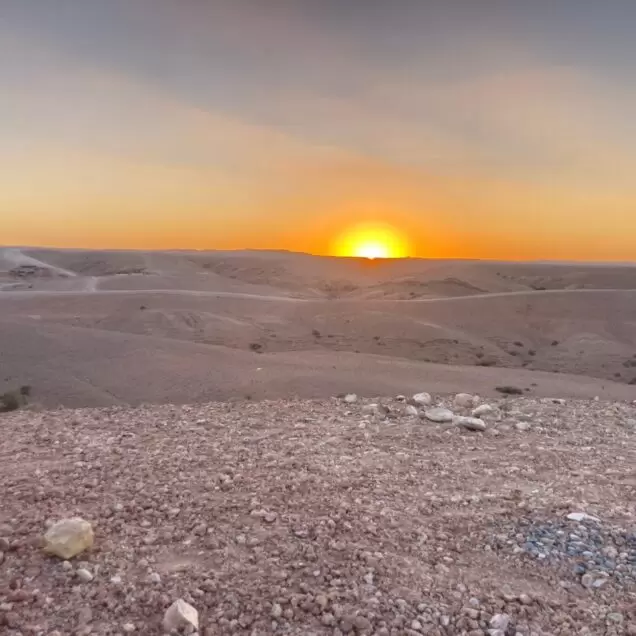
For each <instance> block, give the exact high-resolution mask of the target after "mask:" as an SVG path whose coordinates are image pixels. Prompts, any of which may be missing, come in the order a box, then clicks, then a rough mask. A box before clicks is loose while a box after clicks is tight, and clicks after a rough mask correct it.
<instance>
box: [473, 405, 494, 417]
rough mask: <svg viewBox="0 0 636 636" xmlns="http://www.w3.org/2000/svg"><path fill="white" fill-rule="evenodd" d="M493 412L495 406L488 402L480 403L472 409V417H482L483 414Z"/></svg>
mask: <svg viewBox="0 0 636 636" xmlns="http://www.w3.org/2000/svg"><path fill="white" fill-rule="evenodd" d="M494 412H495V408H494V407H493V406H491V405H490V404H480V405H479V406H478V407H477V408H476V409H473V412H472V416H473V417H483V416H484V415H492V414H493V413H494Z"/></svg>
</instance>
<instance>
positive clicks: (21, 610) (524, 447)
mask: <svg viewBox="0 0 636 636" xmlns="http://www.w3.org/2000/svg"><path fill="white" fill-rule="evenodd" d="M423 388H424V389H425V388H426V386H425V385H424V387H423ZM382 402H383V403H384V404H385V405H386V406H388V407H389V414H388V416H385V415H384V414H383V412H381V413H380V414H377V413H376V411H377V409H374V407H372V406H370V405H369V401H357V402H355V403H353V404H346V403H344V402H343V401H341V400H336V399H330V400H322V401H293V400H292V401H290V400H285V401H264V402H259V403H250V402H241V403H212V404H205V405H198V406H183V407H177V406H170V405H164V406H144V407H139V408H135V409H130V408H117V407H112V408H106V409H92V410H91V409H84V410H61V411H51V412H28V411H24V412H17V413H15V414H9V415H4V416H2V417H1V419H0V428H1V432H2V435H1V437H0V492H1V493H2V500H1V506H0V542H1V546H0V547H1V549H2V552H3V554H2V556H1V557H0V625H2V627H0V631H2V633H6V634H8V635H11V636H17V635H18V634H42V635H43V636H44V635H46V636H51V635H53V634H58V635H59V634H63V635H66V634H89V633H90V634H113V635H114V634H124V633H132V632H133V630H134V633H140V634H148V635H152V634H161V633H162V628H161V620H162V617H163V613H164V611H165V609H166V608H167V607H168V606H169V605H170V604H171V603H172V602H173V601H174V600H175V599H177V598H183V599H185V600H186V601H188V602H189V603H191V604H192V605H193V606H195V607H196V608H197V609H198V611H199V615H200V623H201V627H200V633H201V634H208V635H214V634H252V635H257V634H295V635H301V634H303V635H309V634H316V635H318V634H329V635H333V636H340V634H376V635H378V636H386V635H387V634H388V635H395V636H397V635H402V634H404V635H411V636H413V635H416V634H430V635H435V636H452V635H466V634H469V635H471V636H478V635H487V634H493V635H494V636H504V635H510V634H522V635H528V636H529V635H537V636H538V635H546V636H547V635H566V634H568V635H570V634H590V635H601V634H607V635H624V634H627V635H633V634H635V633H636V581H635V580H634V578H632V574H634V573H635V572H636V562H634V563H632V561H630V559H631V557H632V555H635V558H636V543H635V544H634V551H633V552H632V551H631V550H632V548H631V547H630V546H631V545H632V544H631V543H630V541H631V539H630V537H631V536H632V535H631V534H630V533H635V532H636V472H635V466H636V446H635V441H636V437H635V436H636V428H635V426H636V420H635V418H636V407H635V406H634V404H632V403H631V402H627V401H624V402H604V401H576V400H568V401H567V402H565V401H564V402H559V401H554V400H551V399H536V398H509V399H501V400H490V401H489V403H490V404H492V405H493V406H495V407H496V408H495V411H494V413H493V414H492V415H489V416H484V417H485V418H487V419H485V421H486V422H487V429H486V432H485V433H475V432H469V431H466V430H463V429H461V428H459V427H457V426H454V425H452V424H444V425H440V424H433V423H432V422H429V421H428V420H425V419H422V418H421V417H414V416H408V415H406V408H407V406H406V405H405V404H404V403H403V402H399V401H397V400H394V399H387V400H382ZM435 402H436V404H439V405H446V406H450V408H452V409H453V410H454V411H455V412H456V413H460V414H465V413H466V411H463V410H462V409H459V408H458V407H456V406H455V405H454V404H453V403H452V401H451V400H450V399H447V398H440V399H438V400H436V401H435ZM572 512H584V513H586V514H589V515H591V516H593V517H595V518H596V519H597V520H598V521H593V522H589V523H588V522H576V521H569V520H568V519H567V518H566V515H568V514H569V513H572ZM74 515H78V516H81V517H83V518H85V519H87V520H89V521H90V522H91V523H92V524H93V526H94V530H95V535H96V539H95V545H94V547H93V549H92V550H90V551H89V552H87V553H85V554H83V555H80V556H78V557H76V559H74V560H73V562H72V563H71V564H65V563H63V562H61V561H60V560H58V559H56V558H52V557H48V556H46V555H44V554H43V552H42V551H41V549H40V548H39V547H38V543H39V540H40V538H41V536H42V534H43V532H44V531H45V529H46V524H47V521H48V522H50V521H55V520H58V519H60V518H63V517H67V516H74ZM546 524H547V526H548V527H552V526H550V524H553V525H554V527H559V528H561V527H565V528H567V532H565V533H564V535H562V536H566V537H567V536H569V534H571V535H572V536H574V537H577V536H579V535H580V536H587V534H586V533H588V532H589V533H593V536H594V537H595V541H597V543H598V550H599V554H600V553H601V552H602V553H603V554H607V555H610V556H608V557H607V559H610V560H611V563H610V561H608V560H607V559H606V560H605V561H602V564H601V565H598V566H596V565H594V566H593V567H592V566H590V568H589V569H588V571H592V570H594V568H597V569H599V572H600V573H596V574H593V576H592V579H590V580H596V579H594V577H596V576H598V577H602V578H603V577H604V578H603V582H602V585H599V586H598V587H590V585H588V583H589V581H587V582H586V579H584V578H582V576H581V571H580V570H577V569H576V568H577V567H584V565H585V563H586V559H587V560H589V559H590V558H592V557H585V556H581V555H578V556H570V555H568V554H565V553H564V554H560V553H559V551H558V550H557V549H556V548H555V547H554V545H556V544H553V543H551V541H552V539H550V541H548V540H547V539H545V541H544V540H543V539H542V541H544V542H543V543H541V544H540V547H541V549H545V550H547V552H548V553H549V556H548V558H545V559H537V558H535V557H533V556H532V555H531V554H530V553H529V552H528V549H527V545H528V541H529V539H528V536H527V535H528V532H529V531H528V530H527V528H528V527H530V526H532V527H545V526H546ZM542 536H543V535H542ZM590 536H592V534H590ZM634 540H635V541H636V535H634ZM573 541H574V539H573ZM599 542H600V543H599ZM533 545H534V544H533ZM537 545H539V544H537ZM595 545H596V544H595ZM551 546H552V547H551ZM595 549H596V548H595ZM590 554H591V553H590ZM592 556H593V555H592ZM599 563H600V562H599ZM608 564H609V565H608ZM81 568H83V569H86V570H88V571H89V572H90V573H91V574H92V575H93V577H94V578H93V579H92V580H91V581H83V580H82V579H81V578H80V575H79V574H78V570H79V569H81ZM600 570H603V571H600ZM588 578H589V577H588Z"/></svg>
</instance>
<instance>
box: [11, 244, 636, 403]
mask: <svg viewBox="0 0 636 636" xmlns="http://www.w3.org/2000/svg"><path fill="white" fill-rule="evenodd" d="M635 273H636V268H634V267H632V266H628V265H625V266H619V265H612V266H609V265H590V264H550V263H495V262H477V261H428V260H418V259H405V260H397V261H367V260H361V259H335V258H323V257H315V256H310V255H306V254H293V253H284V252H249V251H243V252H241V251H239V252H176V251H174V252H130V251H85V250H43V249H28V248H4V249H0V307H1V309H2V311H1V314H0V356H2V359H1V361H2V369H3V377H1V378H0V381H1V382H2V385H3V386H4V387H5V388H11V387H12V386H14V385H15V384H16V383H20V384H31V385H33V386H34V388H35V390H36V393H39V395H40V399H41V400H42V401H43V402H44V403H51V404H72V405H82V404H85V405H99V404H108V403H122V402H123V403H139V402H141V401H149V402H164V401H170V402H180V403H182V402H189V401H193V400H201V399H204V400H205V399H208V400H209V399H226V398H229V397H242V396H245V395H248V394H249V395H251V396H253V397H257V398H262V397H268V396H269V397H285V396H288V395H290V394H297V395H303V396H306V397H320V396H328V395H333V394H335V393H338V392H340V391H349V390H355V391H358V392H361V393H362V394H367V395H371V394H386V393H394V392H395V390H397V389H398V386H399V385H401V386H405V384H404V383H405V382H407V385H408V387H410V388H413V389H414V390H415V388H416V387H417V385H418V383H419V382H420V380H421V378H422V377H426V378H430V377H431V376H432V377H433V378H439V384H437V385H436V387H438V390H442V388H444V390H448V391H453V390H457V389H458V388H459V387H460V385H461V386H467V385H468V386H470V383H475V384H476V387H478V388H479V390H480V391H484V392H489V391H492V390H493V388H494V387H495V386H496V385H498V384H514V383H518V384H521V385H523V386H522V387H521V388H523V389H530V390H531V391H534V392H535V394H537V395H541V394H545V395H547V394H550V395H556V394H558V392H559V391H562V392H564V394H567V395H578V396H584V395H587V396H590V397H592V396H594V395H597V394H607V395H611V396H613V397H616V398H622V397H627V396H629V395H630V392H632V393H633V391H634V390H635V389H633V387H631V386H630V383H633V382H636V290H635V289H633V287H636V282H635V281H636V277H635V276H634V274H635ZM439 365H444V366H439ZM538 372H548V373H551V374H556V375H551V376H541V375H540V374H538ZM533 374H536V377H534V375H533ZM573 375H575V376H580V379H572V378H571V376H573ZM409 377H410V378H411V380H407V378H409ZM547 377H549V378H550V379H549V380H545V381H544V380H541V378H547ZM433 381H434V382H436V381H437V380H433ZM455 381H456V383H455V384H454V382H455ZM467 383H468V384H467ZM533 385H537V386H533ZM548 387H553V388H548ZM577 387H582V388H577ZM545 391H548V392H549V393H545ZM542 392H543V393H542Z"/></svg>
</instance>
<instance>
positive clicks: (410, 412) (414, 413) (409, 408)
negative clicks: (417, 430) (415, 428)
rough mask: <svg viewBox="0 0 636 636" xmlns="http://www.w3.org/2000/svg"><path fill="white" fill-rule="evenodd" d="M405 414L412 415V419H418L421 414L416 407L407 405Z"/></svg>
mask: <svg viewBox="0 0 636 636" xmlns="http://www.w3.org/2000/svg"><path fill="white" fill-rule="evenodd" d="M404 413H405V414H406V415H410V416H412V417H417V416H418V415H419V414H420V412H419V411H418V410H417V408H416V407H415V406H413V405H412V404H407V405H406V408H405V409H404Z"/></svg>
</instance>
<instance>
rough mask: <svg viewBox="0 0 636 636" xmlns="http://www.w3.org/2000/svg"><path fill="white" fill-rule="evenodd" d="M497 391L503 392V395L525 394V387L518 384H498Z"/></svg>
mask: <svg viewBox="0 0 636 636" xmlns="http://www.w3.org/2000/svg"><path fill="white" fill-rule="evenodd" d="M495 391H497V392H499V393H502V394H503V395H523V389H520V388H519V387H518V386H511V385H504V386H496V387H495Z"/></svg>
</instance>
